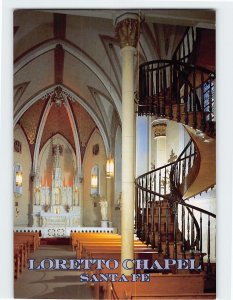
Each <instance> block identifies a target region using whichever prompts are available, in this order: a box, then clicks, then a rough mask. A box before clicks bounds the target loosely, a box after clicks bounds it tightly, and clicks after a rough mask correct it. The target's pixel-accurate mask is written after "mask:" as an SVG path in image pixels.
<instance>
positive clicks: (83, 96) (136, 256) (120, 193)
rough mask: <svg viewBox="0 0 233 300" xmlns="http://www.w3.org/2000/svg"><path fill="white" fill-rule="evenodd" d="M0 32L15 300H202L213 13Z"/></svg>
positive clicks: (212, 180)
mask: <svg viewBox="0 0 233 300" xmlns="http://www.w3.org/2000/svg"><path fill="white" fill-rule="evenodd" d="M13 26H14V37H13V44H14V86H13V91H14V141H13V143H14V149H13V150H14V167H13V181H14V182H13V192H14V194H13V195H14V199H13V202H14V295H15V297H16V298H41V299H43V298H44V299H54V298H56V299H168V298H169V299H215V298H216V185H215V184H216V170H215V169H216V157H215V156H216V152H215V148H216V103H217V99H216V93H215V91H216V81H215V77H216V73H215V66H216V63H215V49H216V42H215V11H214V10H208V9H195V10H191V9H182V10H178V9H174V10H168V9H160V10H158V9H148V10H146V9H141V10H138V9H137V10H136V9H132V10H117V9H115V10H113V9H108V10H100V9H99V10H86V9H83V10H81V9H79V10H78V9H76V10H75V9H74V10H71V9H66V10H55V9H53V10H52V9H50V10H43V9H40V10H39V9H34V10H33V9H16V10H15V11H14V16H13Z"/></svg>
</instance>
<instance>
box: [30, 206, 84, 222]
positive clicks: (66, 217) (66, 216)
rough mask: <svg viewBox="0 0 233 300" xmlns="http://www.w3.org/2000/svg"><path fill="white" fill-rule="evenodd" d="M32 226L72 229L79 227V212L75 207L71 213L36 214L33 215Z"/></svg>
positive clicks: (42, 212)
mask: <svg viewBox="0 0 233 300" xmlns="http://www.w3.org/2000/svg"><path fill="white" fill-rule="evenodd" d="M33 226H35V227H38V226H39V227H72V226H80V210H79V207H77V208H76V209H75V210H74V211H72V212H69V213H68V212H66V213H51V212H44V211H41V212H37V213H34V214H33Z"/></svg>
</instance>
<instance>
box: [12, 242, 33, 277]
mask: <svg viewBox="0 0 233 300" xmlns="http://www.w3.org/2000/svg"><path fill="white" fill-rule="evenodd" d="M29 254H30V245H29V243H28V242H25V243H20V244H19V243H14V277H15V278H16V279H17V278H18V277H19V275H20V274H21V273H22V272H23V270H24V268H25V267H26V265H27V260H28V258H29Z"/></svg>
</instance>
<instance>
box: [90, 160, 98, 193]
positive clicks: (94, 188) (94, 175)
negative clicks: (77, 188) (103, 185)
mask: <svg viewBox="0 0 233 300" xmlns="http://www.w3.org/2000/svg"><path fill="white" fill-rule="evenodd" d="M99 178H100V177H99V167H98V166H94V167H93V168H92V169H91V197H98V196H99V193H100V188H99V187H100V180H99Z"/></svg>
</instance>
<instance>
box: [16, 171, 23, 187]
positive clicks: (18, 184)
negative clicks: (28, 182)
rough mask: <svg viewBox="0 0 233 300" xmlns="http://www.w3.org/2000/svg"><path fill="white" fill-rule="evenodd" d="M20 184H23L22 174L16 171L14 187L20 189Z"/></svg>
mask: <svg viewBox="0 0 233 300" xmlns="http://www.w3.org/2000/svg"><path fill="white" fill-rule="evenodd" d="M22 182H23V173H22V172H20V171H18V172H16V173H15V185H16V186H18V187H21V186H22Z"/></svg>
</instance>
